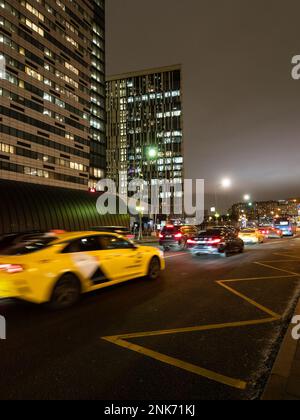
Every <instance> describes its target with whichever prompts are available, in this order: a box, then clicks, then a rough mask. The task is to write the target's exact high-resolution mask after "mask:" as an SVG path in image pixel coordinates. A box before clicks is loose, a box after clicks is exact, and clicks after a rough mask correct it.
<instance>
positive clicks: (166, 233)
mask: <svg viewBox="0 0 300 420" xmlns="http://www.w3.org/2000/svg"><path fill="white" fill-rule="evenodd" d="M198 233H199V230H198V229H197V228H196V226H190V225H186V226H174V225H167V226H165V227H164V228H163V230H162V231H161V232H160V234H159V244H160V246H161V247H163V249H164V250H165V251H169V250H170V249H175V250H184V249H185V248H186V247H187V243H188V240H190V239H193V238H195V237H196V236H197V235H198Z"/></svg>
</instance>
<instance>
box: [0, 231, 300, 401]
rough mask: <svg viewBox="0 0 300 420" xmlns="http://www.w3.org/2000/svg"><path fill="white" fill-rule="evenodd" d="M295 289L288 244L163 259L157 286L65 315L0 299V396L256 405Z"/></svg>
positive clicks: (99, 299) (121, 292)
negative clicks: (3, 329) (3, 322)
mask: <svg viewBox="0 0 300 420" xmlns="http://www.w3.org/2000/svg"><path fill="white" fill-rule="evenodd" d="M298 273H299V274H298ZM228 280H234V281H228ZM299 280H300V240H299V239H293V240H290V239H288V240H282V241H277V242H276V241H274V242H269V243H267V244H264V245H260V246H253V247H249V248H247V250H246V252H245V254H244V255H237V256H233V257H231V258H228V259H223V258H222V259H221V258H218V257H203V258H202V257H200V258H197V259H193V258H192V257H191V256H190V255H189V254H185V253H181V252H179V253H169V254H167V269H166V271H165V273H164V274H163V275H162V276H161V279H160V280H158V281H156V282H149V281H147V280H138V281H133V282H131V283H128V284H123V285H121V286H118V287H114V288H111V289H106V290H102V291H100V292H97V293H94V294H90V295H86V296H84V297H83V299H82V301H81V302H80V303H79V305H78V306H76V307H74V308H72V309H70V310H68V311H65V312H60V313H49V312H47V310H46V309H45V308H43V307H38V306H34V305H30V304H26V303H21V302H15V301H2V302H0V314H1V315H4V316H5V317H6V319H7V340H6V341H0V363H1V375H0V399H101V400H104V399H109V400H111V399H121V400H150V399H152V400H162V399H168V400H174V399H179V400H182V399H188V400H193V399H196V400H201V399H253V398H257V397H258V396H259V395H260V392H261V391H262V388H263V386H264V381H265V380H266V378H267V375H268V373H269V370H270V367H271V365H272V362H273V360H274V357H275V355H276V351H277V349H278V344H279V343H280V337H281V334H282V332H283V330H284V328H285V325H286V321H287V319H288V317H289V316H290V315H291V311H292V309H293V305H294V303H295V300H296V298H297V297H299V295H300V281H299Z"/></svg>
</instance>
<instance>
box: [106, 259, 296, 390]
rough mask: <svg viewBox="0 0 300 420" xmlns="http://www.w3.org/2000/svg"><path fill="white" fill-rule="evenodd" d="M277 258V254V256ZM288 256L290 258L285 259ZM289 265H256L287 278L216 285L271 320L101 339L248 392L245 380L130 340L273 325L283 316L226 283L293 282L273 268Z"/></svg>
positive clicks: (240, 280)
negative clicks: (273, 280)
mask: <svg viewBox="0 0 300 420" xmlns="http://www.w3.org/2000/svg"><path fill="white" fill-rule="evenodd" d="M182 255H188V254H186V253H184V254H177V255H171V256H168V257H166V258H174V257H177V256H182ZM274 255H276V254H274ZM286 256H287V255H286ZM278 262H280V263H285V262H287V263H289V262H298V259H297V260H277V261H276V260H275V261H262V262H254V264H256V265H258V266H261V267H265V268H268V269H271V270H278V271H281V272H284V273H286V275H282V276H264V277H250V278H243V279H229V280H219V281H216V283H217V284H218V285H219V286H221V287H223V288H224V289H226V290H227V291H229V292H230V293H232V294H234V295H235V296H237V297H239V298H240V299H242V300H244V301H246V302H248V303H249V304H250V305H252V306H254V307H255V308H256V309H259V310H260V311H262V312H264V313H265V314H267V315H269V316H270V317H268V318H263V319H258V320H250V321H237V322H231V323H223V324H211V325H202V326H194V327H185V328H177V329H169V330H159V331H148V332H138V333H131V334H122V335H116V336H111V337H102V339H103V340H105V341H107V342H110V343H112V344H115V345H118V346H120V347H123V348H126V349H128V350H131V351H134V352H136V353H139V354H141V355H144V356H146V357H149V358H152V359H154V360H157V361H160V362H162V363H165V364H167V365H170V366H173V367H177V368H179V369H182V370H185V371H188V372H190V373H193V374H196V375H198V376H201V377H203V378H206V379H209V380H212V381H214V382H218V383H221V384H223V385H226V386H229V387H232V388H236V389H240V390H245V389H246V388H247V383H246V382H245V381H243V380H238V379H234V378H231V377H228V376H224V375H222V374H219V373H216V372H213V371H210V370H207V369H204V368H202V367H200V366H197V365H193V364H190V363H187V362H185V361H183V360H180V359H176V358H173V357H170V356H168V355H165V354H162V353H158V352H156V351H153V350H151V349H148V348H146V347H142V346H139V345H136V344H133V343H131V342H129V341H127V340H130V339H134V338H146V337H156V336H157V337H158V336H165V335H172V334H181V333H193V332H201V331H202V332H203V331H211V330H220V329H225V328H241V327H246V326H258V325H263V324H268V323H273V322H278V321H280V320H281V319H282V316H281V315H279V314H277V313H276V312H274V311H273V310H271V309H269V308H267V307H265V306H263V305H261V304H260V303H258V302H256V301H255V300H253V299H251V298H249V297H248V296H245V295H244V294H242V293H240V292H238V291H237V290H235V289H233V288H232V287H230V286H228V285H227V284H226V283H234V282H236V283H237V282H242V281H244V282H245V281H254V280H266V279H286V278H294V277H300V274H299V273H295V272H292V271H288V270H285V269H280V268H278V267H274V265H270V264H276V263H278Z"/></svg>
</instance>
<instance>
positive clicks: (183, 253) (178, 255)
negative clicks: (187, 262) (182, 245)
mask: <svg viewBox="0 0 300 420" xmlns="http://www.w3.org/2000/svg"><path fill="white" fill-rule="evenodd" d="M182 255H189V254H188V253H187V252H182V253H181V254H176V255H168V256H166V257H165V259H168V258H176V257H180V256H182Z"/></svg>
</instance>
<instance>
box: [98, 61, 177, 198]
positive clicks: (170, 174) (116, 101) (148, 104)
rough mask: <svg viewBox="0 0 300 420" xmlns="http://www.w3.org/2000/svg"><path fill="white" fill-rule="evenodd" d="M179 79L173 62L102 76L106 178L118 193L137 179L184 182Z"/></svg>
mask: <svg viewBox="0 0 300 420" xmlns="http://www.w3.org/2000/svg"><path fill="white" fill-rule="evenodd" d="M181 79H182V77H181V67H180V66H173V67H166V68H159V69H151V70H146V71H141V72H136V73H130V74H123V75H117V76H112V77H110V78H109V79H108V80H107V85H106V101H107V106H106V110H107V161H108V167H107V176H108V178H110V179H113V180H114V181H115V182H116V183H117V184H118V186H119V191H120V193H121V194H124V193H126V190H127V181H128V182H130V181H131V180H132V179H136V178H143V179H144V180H145V181H147V182H148V183H150V180H152V181H151V182H152V184H155V183H158V184H159V183H160V182H161V181H162V180H164V179H168V180H171V182H172V183H173V184H182V183H183V170H184V167H183V163H184V162H183V123H182V121H183V119H182V80H181ZM162 194H163V193H161V198H164V197H163V195H162Z"/></svg>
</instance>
